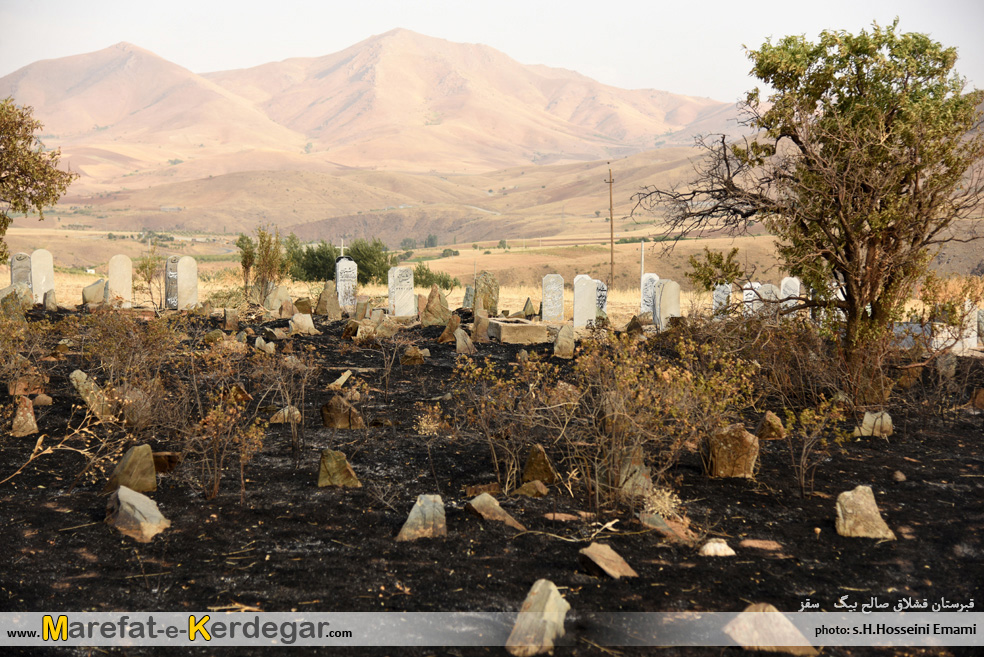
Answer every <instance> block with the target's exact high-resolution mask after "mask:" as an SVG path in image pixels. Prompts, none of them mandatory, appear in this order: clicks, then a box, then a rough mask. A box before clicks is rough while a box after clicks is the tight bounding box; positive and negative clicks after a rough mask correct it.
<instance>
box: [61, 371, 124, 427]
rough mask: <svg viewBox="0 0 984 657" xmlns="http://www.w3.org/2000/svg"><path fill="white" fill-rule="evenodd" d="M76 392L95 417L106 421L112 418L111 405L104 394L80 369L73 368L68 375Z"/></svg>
mask: <svg viewBox="0 0 984 657" xmlns="http://www.w3.org/2000/svg"><path fill="white" fill-rule="evenodd" d="M68 380H69V381H71V382H72V385H73V386H74V387H75V390H76V392H78V393H79V395H80V396H81V397H82V399H83V401H85V404H86V406H88V407H89V410H90V411H92V412H93V413H94V414H95V416H96V417H97V418H99V419H100V420H101V421H103V422H106V421H109V420H113V419H114V417H113V406H112V404H110V402H109V400H108V399H107V398H106V394H105V393H104V392H103V391H102V388H100V387H99V386H98V385H96V383H95V382H94V381H93V380H92V379H90V378H89V377H88V376H87V375H86V373H85V372H83V371H82V370H75V371H74V372H72V373H71V374H69V376H68Z"/></svg>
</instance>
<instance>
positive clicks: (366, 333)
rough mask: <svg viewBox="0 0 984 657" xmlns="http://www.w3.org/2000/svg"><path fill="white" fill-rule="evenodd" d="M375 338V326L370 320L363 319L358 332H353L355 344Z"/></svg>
mask: <svg viewBox="0 0 984 657" xmlns="http://www.w3.org/2000/svg"><path fill="white" fill-rule="evenodd" d="M375 338H376V325H375V324H373V323H372V320H369V319H365V320H362V322H360V323H359V330H358V331H356V332H355V338H353V339H354V340H355V342H359V343H362V342H368V341H370V340H374V339H375Z"/></svg>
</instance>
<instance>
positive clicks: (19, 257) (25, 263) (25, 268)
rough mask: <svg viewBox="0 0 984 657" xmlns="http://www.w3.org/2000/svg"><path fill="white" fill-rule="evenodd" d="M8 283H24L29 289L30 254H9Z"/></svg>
mask: <svg viewBox="0 0 984 657" xmlns="http://www.w3.org/2000/svg"><path fill="white" fill-rule="evenodd" d="M10 284H11V285H26V286H27V287H28V289H31V256H29V255H27V254H26V253H15V254H14V255H12V256H10Z"/></svg>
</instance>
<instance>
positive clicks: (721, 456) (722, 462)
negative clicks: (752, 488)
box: [708, 423, 759, 479]
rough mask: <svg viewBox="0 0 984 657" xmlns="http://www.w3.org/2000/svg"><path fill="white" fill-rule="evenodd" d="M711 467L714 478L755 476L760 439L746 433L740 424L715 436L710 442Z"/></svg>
mask: <svg viewBox="0 0 984 657" xmlns="http://www.w3.org/2000/svg"><path fill="white" fill-rule="evenodd" d="M708 447H709V454H708V456H709V466H708V469H709V471H710V475H711V476H712V477H745V478H748V479H751V478H753V477H754V476H755V463H756V461H757V460H758V453H759V441H758V437H757V436H755V435H754V434H751V433H749V432H747V431H745V427H744V426H743V425H742V424H740V423H738V424H732V425H731V426H729V427H727V428H725V429H723V430H722V431H719V432H718V433H716V434H714V435H713V436H712V437H711V439H710V440H709V441H708Z"/></svg>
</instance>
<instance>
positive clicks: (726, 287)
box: [711, 283, 731, 315]
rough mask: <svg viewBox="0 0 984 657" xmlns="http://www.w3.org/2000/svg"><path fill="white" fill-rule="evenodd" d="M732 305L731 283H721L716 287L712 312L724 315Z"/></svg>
mask: <svg viewBox="0 0 984 657" xmlns="http://www.w3.org/2000/svg"><path fill="white" fill-rule="evenodd" d="M730 306H731V283H721V284H720V285H716V286H715V287H714V292H713V301H712V306H711V312H712V314H714V315H723V314H725V313H727V312H728V308H729V307H730Z"/></svg>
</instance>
